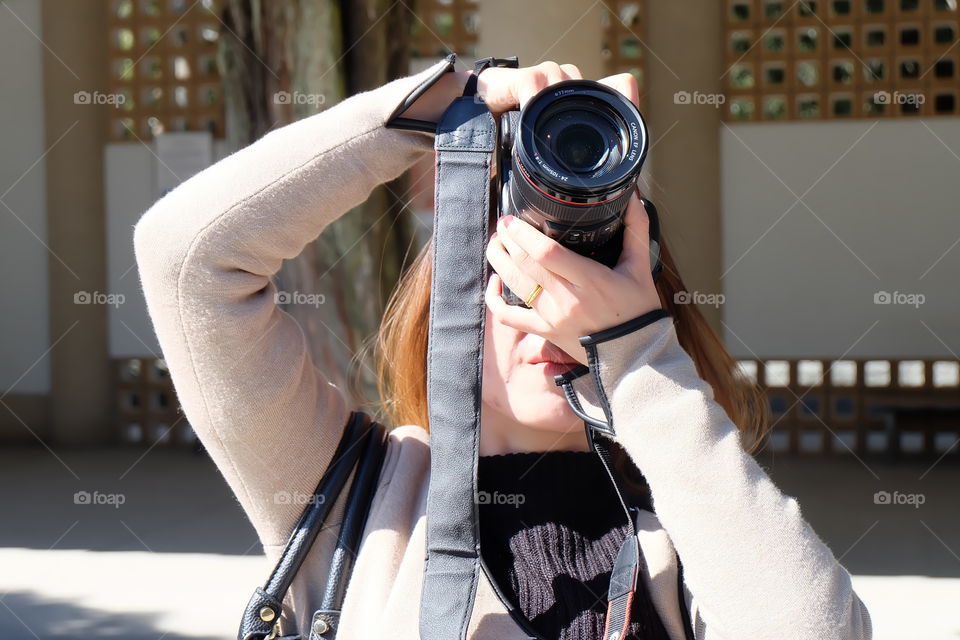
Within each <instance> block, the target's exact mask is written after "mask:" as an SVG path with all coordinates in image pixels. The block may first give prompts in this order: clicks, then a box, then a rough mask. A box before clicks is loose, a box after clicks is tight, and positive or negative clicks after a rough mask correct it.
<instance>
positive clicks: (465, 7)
mask: <svg viewBox="0 0 960 640" xmlns="http://www.w3.org/2000/svg"><path fill="white" fill-rule="evenodd" d="M415 7H416V11H415V12H414V15H413V18H412V22H411V51H410V54H411V56H412V57H414V58H442V57H444V56H446V55H447V54H449V53H456V54H457V56H458V58H464V59H467V60H473V59H474V58H476V57H477V32H478V29H479V27H480V24H479V19H478V13H477V2H476V0H472V1H471V0H419V2H417V3H416V5H415ZM501 55H502V54H501Z"/></svg>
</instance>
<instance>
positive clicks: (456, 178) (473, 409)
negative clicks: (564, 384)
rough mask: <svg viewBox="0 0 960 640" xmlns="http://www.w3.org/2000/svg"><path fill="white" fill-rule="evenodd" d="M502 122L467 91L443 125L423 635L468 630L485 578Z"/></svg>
mask: <svg viewBox="0 0 960 640" xmlns="http://www.w3.org/2000/svg"><path fill="white" fill-rule="evenodd" d="M495 144H496V123H495V122H494V119H493V116H492V115H491V114H490V111H489V110H488V109H487V107H486V105H485V104H483V102H482V101H480V100H476V99H475V98H473V97H470V96H466V97H461V98H458V99H456V100H454V102H453V103H452V104H451V105H450V107H449V108H448V109H447V111H446V112H445V113H444V115H443V117H442V118H441V120H440V123H439V125H438V127H437V137H436V141H435V148H436V151H437V181H436V182H437V190H436V198H435V200H436V205H435V212H434V222H433V282H432V287H431V292H430V340H429V348H428V357H427V402H428V407H429V418H430V450H431V455H430V489H429V494H428V497H427V536H426V537H427V558H426V566H425V569H424V571H425V573H424V580H423V591H422V595H421V600H420V637H421V639H422V640H456V639H458V638H460V639H463V638H465V637H466V633H467V625H468V623H469V622H470V616H471V614H472V612H473V603H474V599H475V596H476V591H477V583H478V581H479V578H480V572H481V567H480V541H479V527H478V522H477V520H478V514H477V500H476V494H477V454H478V447H479V437H480V404H481V402H480V397H481V396H480V385H481V377H482V376H481V374H482V371H483V330H484V317H485V313H486V307H485V304H484V300H483V294H484V288H485V285H486V282H487V260H486V254H485V248H486V243H487V230H488V223H489V213H490V168H491V163H492V161H493V150H494V145H495Z"/></svg>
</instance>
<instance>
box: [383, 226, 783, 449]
mask: <svg viewBox="0 0 960 640" xmlns="http://www.w3.org/2000/svg"><path fill="white" fill-rule="evenodd" d="M660 246H661V249H660V251H661V255H660V258H661V261H662V262H663V271H662V273H661V274H660V276H659V277H658V278H657V292H658V293H659V295H660V302H661V304H662V305H663V307H664V308H665V309H667V310H668V311H669V312H670V314H671V315H672V317H673V319H674V325H675V327H676V331H677V337H678V339H679V341H680V345H681V346H682V347H683V348H684V349H685V350H686V351H687V353H689V354H690V357H691V358H692V359H693V361H694V363H695V364H696V368H697V373H698V374H699V375H700V377H701V378H703V379H704V380H706V381H707V382H708V383H709V384H710V386H711V387H713V392H714V398H715V399H716V401H717V402H718V403H719V404H720V405H721V406H722V407H723V408H724V410H726V412H727V415H728V416H729V417H730V419H731V420H732V421H733V423H734V424H735V425H736V426H737V428H738V429H739V430H740V433H741V436H742V441H743V443H744V446H745V448H746V449H747V450H748V451H750V452H753V451H755V450H756V448H757V447H759V445H760V443H761V440H762V439H763V436H764V434H765V431H766V429H767V425H768V418H769V416H768V411H767V404H766V402H765V400H764V397H763V395H762V394H761V392H760V390H759V388H758V387H757V386H756V385H755V384H753V383H752V382H750V381H749V380H748V379H747V378H746V377H745V376H744V375H742V374H741V373H740V371H739V368H738V367H737V363H736V361H735V360H734V359H733V358H732V357H731V356H730V354H729V353H728V352H727V350H726V348H725V347H724V346H723V343H722V342H721V341H720V339H719V337H717V334H716V333H715V332H714V331H713V329H712V328H711V327H710V325H709V324H708V323H707V321H706V318H704V317H703V314H702V313H700V310H699V309H698V308H697V306H696V305H695V304H684V303H677V302H676V298H675V295H676V294H678V293H680V292H685V291H686V287H685V286H684V284H683V280H682V279H681V278H680V274H679V272H678V271H677V268H676V264H675V263H674V261H673V257H672V255H671V253H670V250H669V248H668V246H667V243H666V240H665V239H663V238H661V245H660ZM432 255H433V252H432V246H431V244H430V243H427V245H426V246H425V247H424V248H423V250H422V251H421V252H420V253H419V255H417V257H416V258H415V259H414V261H413V263H412V264H411V265H410V267H409V268H408V269H407V271H406V273H405V274H404V276H403V278H402V279H401V281H400V284H399V285H398V286H397V288H396V289H395V290H394V292H393V294H392V295H391V297H390V300H389V301H388V303H387V307H386V310H385V312H384V317H383V322H382V323H381V325H380V330H379V332H378V334H377V335H376V337H375V338H376V340H375V343H374V350H375V355H376V374H377V375H376V377H377V391H378V394H379V396H380V408H381V409H382V410H383V412H384V413H385V415H386V418H387V420H388V421H389V422H391V423H392V424H394V425H405V424H417V425H420V426H422V427H424V428H425V429H429V419H428V416H427V336H428V329H429V325H430V323H429V316H430V279H431V272H432Z"/></svg>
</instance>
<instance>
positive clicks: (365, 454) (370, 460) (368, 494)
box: [237, 411, 386, 640]
mask: <svg viewBox="0 0 960 640" xmlns="http://www.w3.org/2000/svg"><path fill="white" fill-rule="evenodd" d="M385 450H386V429H385V428H384V427H383V425H381V424H379V423H376V422H373V421H371V420H370V417H369V416H367V415H366V414H365V413H363V412H360V411H355V412H353V413H351V415H350V418H349V419H348V420H347V425H346V428H345V429H344V432H343V436H342V437H341V438H340V443H339V444H338V445H337V449H336V451H335V452H334V455H333V459H332V461H331V463H330V466H329V467H327V470H326V472H324V474H323V477H322V478H321V479H320V482H319V484H318V485H317V488H316V490H315V491H314V493H313V496H311V498H310V500H309V501H308V504H307V506H306V507H305V508H304V510H303V513H302V514H301V515H300V520H299V521H298V522H297V524H296V526H294V528H293V532H292V533H291V534H290V538H289V539H288V540H287V544H286V546H285V547H284V549H283V552H282V553H281V555H280V559H279V560H278V562H277V564H276V566H275V567H274V569H273V571H272V572H271V574H270V577H269V578H268V579H267V581H266V583H265V584H264V586H263V587H257V589H256V590H255V591H254V593H253V595H252V596H251V598H250V601H249V602H248V603H247V607H246V609H245V610H244V614H243V618H242V620H241V622H240V630H239V632H238V633H237V638H238V640H273V639H274V638H277V639H278V640H298V639H299V638H301V635H300V634H299V633H294V634H293V635H288V636H283V638H279V637H278V635H277V634H278V633H279V620H280V615H281V613H282V612H283V599H284V597H285V596H286V594H287V591H288V590H289V589H290V585H291V583H292V582H293V579H294V577H295V576H296V574H297V571H298V570H299V569H300V566H301V565H302V564H303V561H304V559H305V558H306V557H307V554H308V553H309V551H310V548H311V546H312V545H313V543H314V541H315V540H316V539H317V535H319V533H320V531H321V530H322V529H323V525H324V522H325V520H326V519H327V517H328V516H329V514H330V511H331V510H332V509H333V506H334V504H335V503H336V501H337V498H338V497H339V496H340V493H341V492H342V491H343V488H344V486H346V484H347V481H348V480H349V478H350V475H351V474H352V473H353V470H354V467H357V466H358V462H359V467H358V468H357V472H356V474H354V481H353V485H352V486H351V490H350V493H349V494H348V496H347V502H346V505H345V508H344V518H343V523H342V524H341V528H340V533H339V536H338V538H337V546H336V548H335V550H334V556H333V562H332V564H331V568H330V573H329V575H328V578H327V592H326V593H325V595H324V599H323V602H322V606H323V607H324V608H329V609H330V610H331V611H335V612H336V614H337V615H336V619H337V621H339V609H340V606H341V605H342V600H343V594H344V592H345V590H346V583H347V581H348V580H349V577H350V571H351V569H352V566H353V557H354V555H355V553H356V548H357V544H358V542H359V538H360V535H361V534H362V533H363V526H364V525H365V523H366V518H367V513H368V512H369V510H370V502H371V501H372V499H373V495H374V494H375V493H376V481H377V478H378V477H379V475H380V469H381V466H382V463H383V458H384V452H385ZM331 582H332V583H334V584H333V586H331ZM328 595H329V598H328ZM315 617H316V616H315ZM332 619H333V618H332V617H331V620H332ZM319 626H320V625H316V624H315V625H314V628H318V627H319ZM330 626H331V627H333V625H330ZM319 637H322V638H324V639H325V640H326V639H330V638H333V637H335V631H334V635H326V636H319Z"/></svg>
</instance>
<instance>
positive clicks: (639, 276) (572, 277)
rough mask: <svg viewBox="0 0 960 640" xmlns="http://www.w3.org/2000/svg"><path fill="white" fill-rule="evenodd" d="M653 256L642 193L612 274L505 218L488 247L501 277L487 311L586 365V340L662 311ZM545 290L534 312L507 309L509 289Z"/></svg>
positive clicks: (632, 206)
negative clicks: (583, 341)
mask: <svg viewBox="0 0 960 640" xmlns="http://www.w3.org/2000/svg"><path fill="white" fill-rule="evenodd" d="M649 251H650V250H649V219H648V217H647V213H646V211H645V210H644V208H643V204H642V203H641V202H640V199H639V197H638V196H637V194H636V193H634V195H633V196H632V197H631V198H630V202H629V204H628V205H627V211H626V215H625V217H624V238H623V251H622V253H621V254H620V260H619V262H618V263H617V265H616V267H615V268H613V269H611V268H609V267H607V266H605V265H602V264H600V263H599V262H596V261H595V260H592V259H590V258H587V257H585V256H581V255H579V254H578V253H576V252H574V251H571V250H570V249H568V248H567V247H564V246H563V245H561V244H560V243H558V242H557V241H555V240H552V239H550V238H548V237H547V236H545V235H544V234H543V233H541V232H540V231H538V230H537V229H535V228H534V227H532V226H531V225H529V224H527V223H526V222H524V221H523V220H521V219H520V218H516V217H514V216H506V217H504V218H501V219H500V220H499V221H498V223H497V231H496V232H495V233H494V234H493V235H492V236H491V238H490V242H489V244H488V245H487V260H489V262H490V265H491V266H492V267H493V269H494V271H495V272H496V273H494V274H492V275H491V276H490V282H489V284H488V286H487V292H486V302H487V306H488V307H489V308H490V311H491V312H492V314H493V317H494V318H495V319H496V320H498V321H499V322H502V323H503V324H505V325H507V326H510V327H513V328H514V329H517V330H519V331H524V332H527V333H534V334H537V335H539V336H542V337H543V338H545V339H547V340H549V341H550V342H552V343H553V344H555V345H556V346H558V347H560V348H561V349H563V350H564V351H565V352H567V354H569V355H570V356H572V357H573V358H575V359H576V360H578V361H579V362H581V363H583V364H586V352H585V351H584V349H583V347H582V346H581V345H580V341H579V338H580V336H585V335H588V334H591V333H595V332H597V331H600V330H603V329H608V328H610V327H613V326H616V325H618V324H620V323H622V322H626V321H627V320H631V319H633V318H636V317H637V316H640V315H643V314H644V313H647V312H648V311H652V310H654V309H659V308H661V304H660V297H659V295H658V294H657V290H656V287H655V285H654V282H653V275H652V274H651V272H650V253H649ZM538 284H539V285H540V286H541V287H543V291H542V292H541V293H540V295H539V296H537V297H536V299H535V300H534V301H533V303H532V308H529V309H527V308H525V307H515V306H511V305H508V304H507V303H506V302H505V301H504V300H503V298H502V297H501V294H502V291H503V286H504V285H505V286H507V287H509V288H510V289H511V290H512V291H513V292H514V293H516V294H517V295H518V296H521V297H523V296H527V295H529V294H530V293H531V292H533V291H534V289H535V287H536V286H537V285H538Z"/></svg>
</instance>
